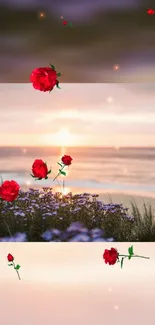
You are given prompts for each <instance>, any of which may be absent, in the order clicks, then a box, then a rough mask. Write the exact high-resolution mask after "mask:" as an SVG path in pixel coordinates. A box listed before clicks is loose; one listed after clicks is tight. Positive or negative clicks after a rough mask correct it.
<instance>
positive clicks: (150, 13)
mask: <svg viewBox="0 0 155 325" xmlns="http://www.w3.org/2000/svg"><path fill="white" fill-rule="evenodd" d="M147 13H148V15H154V14H155V11H154V10H153V9H148V10H147Z"/></svg>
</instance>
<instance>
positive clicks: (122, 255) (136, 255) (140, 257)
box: [118, 254, 150, 259]
mask: <svg viewBox="0 0 155 325" xmlns="http://www.w3.org/2000/svg"><path fill="white" fill-rule="evenodd" d="M118 256H122V257H129V256H130V255H120V254H119V255H118ZM132 257H140V258H147V259H149V258H150V257H145V256H140V255H132Z"/></svg>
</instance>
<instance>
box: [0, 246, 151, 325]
mask: <svg viewBox="0 0 155 325" xmlns="http://www.w3.org/2000/svg"><path fill="white" fill-rule="evenodd" d="M129 245H130V243H122V244H121V243H97V244H94V243H93V244H86V243H84V244H83V243H75V244H74V243H73V244H70V243H60V244H59V243H52V244H51V243H50V244H49V243H47V244H46V243H44V244H42V243H29V244H25V243H18V244H17V243H1V245H0V287H1V323H2V324H3V325H14V324H20V325H30V324H31V325H32V324H33V325H43V324H45V325H51V324H54V325H64V324H67V325H73V324H74V325H79V324H82V325H83V324H85V325H94V324H98V325H103V324H106V325H113V324H115V325H124V324H125V325H131V323H132V324H141V325H143V324H146V323H147V324H149V325H154V299H155V293H154V292H155V283H154V280H153V279H154V272H155V244H154V243H149V244H148V243H146V244H145V243H135V244H134V250H135V253H137V254H139V255H144V256H150V260H143V259H138V258H137V259H136V258H135V259H133V260H131V261H128V260H127V261H125V264H124V269H123V270H121V269H120V266H119V265H118V264H117V265H115V266H109V265H106V264H105V263H104V262H103V260H102V253H103V251H104V249H105V248H110V247H112V246H113V247H116V248H117V249H118V251H120V253H122V254H123V253H124V254H125V253H126V252H127V249H128V247H129ZM8 253H12V254H13V255H14V256H15V262H16V263H19V264H20V265H21V269H20V275H21V278H22V280H21V281H19V280H18V278H17V275H16V273H15V271H14V270H13V269H12V268H11V267H8V266H7V260H6V256H7V254H8Z"/></svg>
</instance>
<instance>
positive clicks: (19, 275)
mask: <svg viewBox="0 0 155 325" xmlns="http://www.w3.org/2000/svg"><path fill="white" fill-rule="evenodd" d="M12 264H13V266H14V269H15V263H14V262H12ZM15 271H16V272H17V275H18V279H19V280H21V278H20V275H19V272H18V270H16V269H15Z"/></svg>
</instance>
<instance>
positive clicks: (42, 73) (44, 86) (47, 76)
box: [30, 67, 58, 91]
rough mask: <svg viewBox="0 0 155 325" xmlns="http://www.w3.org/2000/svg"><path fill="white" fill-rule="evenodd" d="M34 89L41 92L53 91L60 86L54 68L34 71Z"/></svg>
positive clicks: (32, 78) (32, 80) (32, 74)
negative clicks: (56, 86)
mask: <svg viewBox="0 0 155 325" xmlns="http://www.w3.org/2000/svg"><path fill="white" fill-rule="evenodd" d="M30 81H31V82H32V83H33V87H34V88H35V89H37V90H40V91H51V90H52V89H53V87H54V86H55V85H57V84H58V81H57V72H56V71H55V70H53V69H52V67H45V68H37V69H34V70H33V71H32V73H31V76H30Z"/></svg>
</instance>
